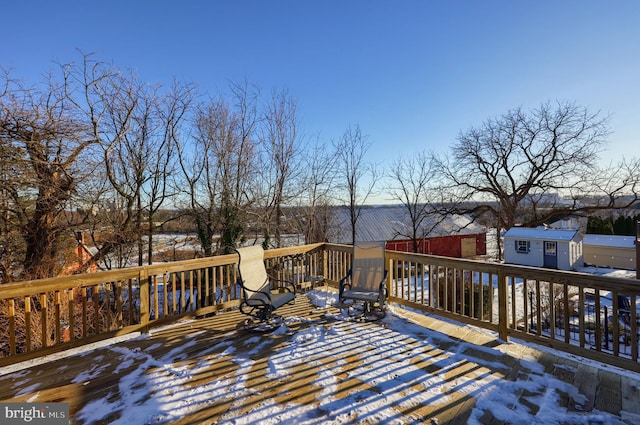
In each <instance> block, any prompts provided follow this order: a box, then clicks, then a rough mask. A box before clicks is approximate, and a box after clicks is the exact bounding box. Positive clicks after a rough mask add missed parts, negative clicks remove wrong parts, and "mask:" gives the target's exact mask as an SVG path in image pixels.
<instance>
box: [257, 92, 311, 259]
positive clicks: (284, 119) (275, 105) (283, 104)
mask: <svg viewBox="0 0 640 425" xmlns="http://www.w3.org/2000/svg"><path fill="white" fill-rule="evenodd" d="M262 122H263V124H264V129H263V135H262V143H261V145H262V149H263V150H264V155H265V156H264V158H263V161H264V162H263V166H262V167H261V168H262V171H263V173H262V175H263V188H264V189H265V190H264V198H263V199H264V209H263V211H264V218H263V222H264V238H265V239H264V246H265V248H268V247H269V246H270V245H271V234H272V233H273V236H274V239H275V241H274V242H275V246H276V247H280V246H281V244H282V241H281V233H282V225H283V223H282V217H283V213H282V207H283V205H285V204H287V203H288V202H289V201H290V200H291V199H294V198H295V197H296V196H297V195H298V194H299V193H300V191H301V186H300V184H299V183H300V177H301V176H302V167H301V162H300V160H301V153H302V150H303V147H302V141H301V137H300V134H299V130H300V129H299V127H300V124H299V118H298V112H297V102H296V100H295V99H294V98H292V97H291V96H290V95H289V93H288V92H287V91H286V90H283V91H281V92H275V91H274V92H273V93H272V96H271V99H270V102H269V104H268V105H267V107H266V110H265V112H264V119H263V121H262ZM272 225H273V228H271V226H272Z"/></svg>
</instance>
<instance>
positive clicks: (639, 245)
mask: <svg viewBox="0 0 640 425" xmlns="http://www.w3.org/2000/svg"><path fill="white" fill-rule="evenodd" d="M636 279H640V221H636Z"/></svg>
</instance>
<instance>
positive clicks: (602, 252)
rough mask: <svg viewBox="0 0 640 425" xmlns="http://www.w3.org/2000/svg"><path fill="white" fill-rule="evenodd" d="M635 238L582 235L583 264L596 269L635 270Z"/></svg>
mask: <svg viewBox="0 0 640 425" xmlns="http://www.w3.org/2000/svg"><path fill="white" fill-rule="evenodd" d="M635 241H636V238H635V236H615V235H589V234H587V235H584V242H583V244H584V262H585V264H588V265H591V266H597V267H611V268H614V269H625V270H636V266H637V265H636V245H635Z"/></svg>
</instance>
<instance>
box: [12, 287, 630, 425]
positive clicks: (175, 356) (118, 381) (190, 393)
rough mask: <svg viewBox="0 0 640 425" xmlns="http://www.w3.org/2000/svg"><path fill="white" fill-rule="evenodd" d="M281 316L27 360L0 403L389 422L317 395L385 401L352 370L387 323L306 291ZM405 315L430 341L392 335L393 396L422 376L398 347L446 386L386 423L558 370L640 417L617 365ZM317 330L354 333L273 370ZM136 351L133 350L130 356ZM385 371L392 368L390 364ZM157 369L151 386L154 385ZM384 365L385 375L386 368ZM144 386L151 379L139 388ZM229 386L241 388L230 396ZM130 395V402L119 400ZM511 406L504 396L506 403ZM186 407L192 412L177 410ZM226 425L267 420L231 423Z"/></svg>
mask: <svg viewBox="0 0 640 425" xmlns="http://www.w3.org/2000/svg"><path fill="white" fill-rule="evenodd" d="M281 314H282V315H283V316H285V317H296V318H298V320H296V321H293V322H288V328H289V331H287V332H275V333H273V334H271V335H256V334H252V333H248V332H245V331H241V330H238V329H237V327H238V324H239V323H240V322H241V321H242V319H243V318H242V317H241V315H240V314H239V313H238V312H228V313H223V314H221V315H218V316H214V317H210V318H203V319H198V320H195V321H188V322H184V323H180V324H177V325H174V326H171V327H167V328H164V329H158V330H153V331H152V332H151V334H150V335H145V336H140V337H137V338H133V339H130V340H126V341H123V342H119V343H116V344H112V345H108V346H105V347H101V348H96V349H95V350H93V351H91V352H88V353H85V354H83V355H75V356H73V357H66V358H60V359H57V360H53V361H50V362H48V363H44V364H39V365H31V366H29V367H28V368H25V369H22V370H16V369H15V368H13V369H8V368H4V371H3V369H0V374H1V375H0V401H1V402H25V401H37V402H66V403H69V410H70V413H71V416H72V420H71V423H74V424H76V423H77V424H82V423H86V422H91V423H113V422H117V421H119V420H120V421H121V422H122V423H136V424H142V423H145V420H147V419H145V416H143V415H144V412H142V413H140V415H141V416H136V415H138V413H137V412H136V411H135V406H143V405H146V406H148V405H149V401H150V400H152V399H153V400H156V401H159V400H162V397H165V398H167V399H170V400H172V403H173V405H172V406H169V407H167V409H172V411H173V412H178V413H177V414H176V415H174V416H171V415H168V416H166V417H165V418H162V417H160V418H158V417H157V418H156V419H155V421H159V422H161V423H175V424H217V423H222V422H225V417H226V418H227V419H228V418H229V412H230V411H234V412H236V413H237V416H236V419H237V418H239V417H242V416H243V415H247V414H249V413H251V415H253V416H252V417H256V416H259V412H260V409H262V408H265V406H272V405H274V404H278V405H282V406H285V405H290V404H296V405H301V406H315V407H314V408H313V409H315V410H312V412H311V413H309V411H307V413H306V416H305V418H307V421H306V422H308V423H327V422H330V423H384V422H385V420H384V419H380V420H379V421H378V420H375V419H371V418H370V419H368V420H366V421H361V420H359V419H358V417H356V416H353V417H351V418H350V419H348V420H347V421H345V417H347V418H348V416H345V415H348V413H347V412H343V413H342V416H340V412H337V413H336V412H331V411H329V410H330V409H331V404H330V403H329V404H327V403H324V404H322V403H320V401H322V400H323V399H326V400H329V399H331V400H338V399H344V398H349V397H352V398H353V400H355V401H357V402H358V403H360V402H363V399H359V398H358V397H359V396H354V394H362V397H363V398H364V397H373V398H375V397H376V396H377V397H378V398H379V397H380V394H381V393H382V391H383V389H381V388H380V386H376V385H375V384H372V380H364V379H362V378H361V377H360V376H359V375H358V374H356V373H353V372H354V370H355V368H356V367H364V368H365V369H367V370H374V368H375V367H383V366H380V363H377V364H373V363H371V364H367V362H370V361H373V360H370V359H369V356H368V355H367V352H368V350H370V345H366V344H365V345H361V344H360V343H359V341H361V340H364V339H365V337H366V335H371V334H376V333H381V332H385V331H386V330H385V327H384V325H383V324H370V323H367V324H362V323H353V322H344V321H341V320H339V317H337V316H338V311H337V310H335V309H333V308H315V307H314V306H312V305H311V304H310V302H309V300H308V298H306V297H305V296H299V297H298V299H297V300H296V304H295V305H293V306H286V307H284V308H283V309H281ZM402 315H403V317H405V318H406V319H407V324H408V326H409V324H410V325H411V326H415V325H416V324H418V325H420V326H423V327H424V329H425V335H426V334H427V331H428V333H429V337H428V338H429V342H430V344H431V345H429V346H428V347H427V348H425V347H426V346H424V344H421V342H420V341H419V340H416V339H415V338H407V339H406V340H403V339H402V337H401V336H400V337H398V336H396V337H394V338H395V339H394V341H395V343H397V344H403V345H402V346H396V347H395V348H394V350H395V352H394V357H393V359H396V360H395V361H397V364H398V367H397V370H396V371H395V372H391V373H395V374H396V375H401V374H403V373H406V374H407V375H408V376H407V377H406V379H404V380H402V379H400V378H398V379H399V380H396V381H394V382H395V383H396V384H395V385H398V387H397V388H391V390H393V391H395V392H397V393H398V394H401V393H402V394H405V393H406V394H414V393H411V391H413V390H415V387H417V386H418V384H417V383H416V382H413V381H411V379H410V378H411V376H413V375H411V374H410V373H408V372H407V370H408V369H406V365H407V363H406V362H400V361H398V360H397V359H399V358H401V357H402V356H403V355H406V356H409V354H410V353H412V352H415V351H416V350H418V349H420V350H423V351H422V353H423V354H424V355H422V356H418V357H412V359H411V360H410V363H411V367H412V369H411V370H418V371H420V372H421V373H422V372H423V374H424V375H425V376H438V377H439V378H441V379H443V380H444V381H446V385H442V386H441V387H440V389H439V390H438V391H439V392H440V393H441V394H436V393H433V394H430V395H429V397H431V398H429V397H425V398H424V399H421V400H401V401H398V400H399V399H396V398H389V399H388V400H390V402H391V403H392V404H393V405H392V406H387V407H389V408H391V409H393V410H394V411H395V412H397V418H396V420H394V421H390V422H393V423H407V421H408V419H407V418H412V420H414V423H433V424H436V423H437V424H439V425H443V424H447V425H455V424H465V423H467V421H468V420H469V418H470V415H471V412H472V409H474V407H476V406H477V403H478V399H480V398H481V397H482V394H483V392H482V391H475V392H474V391H471V390H470V389H469V388H468V387H469V385H470V383H473V382H475V381H477V380H478V379H481V378H482V379H486V377H489V376H492V377H496V379H498V380H499V381H496V382H497V384H496V385H502V384H501V383H500V382H505V383H508V382H514V381H517V380H535V379H541V380H543V379H544V377H545V376H546V377H549V376H551V377H555V378H557V379H559V380H561V381H563V382H566V383H567V384H570V385H572V386H574V387H576V388H578V389H579V392H580V394H579V396H576V394H574V393H572V392H571V391H567V392H564V391H561V392H558V393H556V394H554V395H553V396H554V397H558V398H559V401H558V403H560V404H561V405H563V406H566V407H567V409H568V410H574V411H581V412H591V411H594V412H595V411H600V412H609V413H611V414H613V415H616V416H618V418H619V420H620V422H619V423H622V424H624V423H626V424H633V423H636V422H634V421H633V419H629V417H628V416H627V417H625V415H623V414H621V413H620V412H626V413H634V414H637V415H638V416H637V417H635V418H636V419H638V418H640V382H638V380H637V379H636V378H637V375H633V374H627V373H624V372H622V373H620V371H619V370H617V369H611V370H602V369H599V368H596V367H593V366H592V365H590V363H587V362H581V361H580V360H579V359H575V358H573V359H569V358H566V357H558V356H555V355H552V354H549V353H547V352H542V351H538V350H536V349H534V348H532V347H531V346H526V345H520V344H516V343H508V344H504V343H501V342H499V341H496V340H495V337H494V336H493V335H491V334H489V333H488V332H484V331H480V330H477V329H475V328H472V327H469V326H459V325H457V324H454V323H451V322H447V321H442V320H439V319H437V318H435V317H433V316H423V315H419V314H415V313H411V312H406V313H404V312H403V313H402ZM311 328H313V329H315V330H325V331H326V332H327V333H326V334H324V333H323V334H322V335H323V336H322V337H324V336H328V335H330V332H331V331H333V332H336V331H338V332H342V331H344V332H350V333H351V334H353V339H352V340H351V341H352V342H351V343H349V344H348V345H346V346H344V347H334V348H332V349H331V350H329V351H326V350H325V351H322V348H320V349H319V350H318V351H317V352H315V353H314V354H313V356H311V357H310V358H308V359H302V360H301V361H299V362H297V363H295V364H293V365H292V366H291V367H290V369H289V370H288V371H287V373H286V376H284V375H283V376H280V375H278V370H275V366H277V365H275V364H274V361H273V360H274V356H284V355H287V354H288V355H292V356H293V355H295V353H292V352H289V353H287V352H286V349H287V347H292V341H294V340H295V338H297V337H298V336H299V335H308V333H304V331H305V330H307V331H308V330H309V329H311ZM330 330H331V331H330ZM322 332H324V331H322ZM418 332H419V331H418ZM434 332H435V335H436V337H434ZM359 333H361V334H359ZM298 343H300V341H298ZM369 344H370V343H369ZM318 347H322V346H321V345H319V346H318ZM461 347H464V355H465V356H467V357H468V358H469V359H470V360H469V361H466V362H458V363H456V364H452V362H450V361H447V353H450V352H456V351H457V352H461V350H462V348H461ZM425 350H426V351H425ZM131 353H135V354H137V355H134V356H132V355H131ZM239 358H240V359H242V358H244V359H246V360H247V363H243V362H241V361H239V360H238V359H239ZM393 359H391V360H393ZM523 359H535V361H536V362H537V363H538V364H539V365H541V366H540V369H536V368H531V367H530V365H529V366H528V363H527V362H528V360H527V361H523ZM376 361H378V362H379V361H380V359H377V360H376ZM336 365H339V368H338V369H339V370H340V373H338V374H337V375H336V376H333V377H332V378H333V379H334V381H333V382H334V384H335V385H333V386H332V387H331V391H330V393H328V392H327V391H328V389H327V388H326V387H323V385H321V384H318V382H319V379H321V378H322V371H323V369H324V368H326V367H331V366H333V367H334V368H335V367H336ZM401 365H402V368H401V367H400V366H401ZM384 367H387V368H388V365H386V366H384ZM541 369H544V370H541ZM137 371H142V372H137ZM151 371H153V376H154V378H153V379H155V380H156V381H155V383H154V382H152V383H149V379H150V378H149V376H150V373H151ZM185 371H189V374H188V375H189V376H188V379H181V377H182V374H184V373H185ZM141 373H142V375H141ZM385 373H389V371H388V369H386V372H385ZM409 375H411V376H409ZM223 382H224V383H226V384H225V385H226V386H224V387H222V386H220V385H221V383H223ZM399 382H401V384H398V383H399ZM420 382H424V381H420ZM141 386H145V388H143V389H142V391H141V390H140V387H141ZM543 387H544V385H543ZM388 389H389V388H387V390H388ZM234 391H240V392H241V393H242V394H241V395H237V396H234V395H233V392H234ZM528 391H529V393H526V392H527V391H523V392H522V393H520V394H515V395H514V397H516V398H517V399H518V400H520V401H521V402H522V403H525V404H526V403H529V404H530V406H528V407H529V409H530V410H532V411H535V410H536V409H537V408H538V407H537V406H536V405H534V403H531V402H530V401H524V400H525V399H526V400H532V399H535V396H536V394H533V392H535V391H534V390H528ZM540 391H541V395H540V396H541V397H544V396H545V394H544V393H543V392H544V389H542V390H540ZM141 394H143V396H141ZM180 394H183V395H180ZM546 395H547V396H548V394H546ZM445 396H446V397H445ZM128 397H129V398H133V400H128V401H127V403H122V402H119V401H122V400H123V399H126V398H128ZM354 397H355V398H354ZM414 397H415V396H414ZM203 398H207V402H201V400H202V399H203ZM176 400H179V402H178V403H177V402H176ZM198 400H200V402H198ZM355 401H354V402H355ZM509 404H510V402H509V401H508V400H505V407H506V408H507V409H508V408H509ZM132 406H133V407H134V409H132ZM334 406H338V405H337V404H335V405H334ZM92 409H96V410H99V409H108V410H109V412H110V413H109V414H106V415H104V416H102V417H100V418H99V419H98V420H95V416H94V420H89V419H90V418H91V417H92V416H91V415H88V413H87V412H90V411H91V410H92ZM338 409H342V407H339V408H338ZM181 411H184V412H186V413H185V414H180V413H179V412H181ZM225 415H226V416H225ZM337 417H339V418H340V421H338V420H337V419H336V418H337ZM87 418H89V419H87ZM147 418H148V417H147ZM314 418H317V421H314ZM323 418H324V419H323ZM327 419H332V420H335V422H331V420H327ZM480 422H481V423H483V424H506V423H509V422H507V421H501V420H499V419H498V418H496V417H494V416H493V415H492V413H491V411H490V410H486V412H485V413H484V414H483V415H482V417H481V420H480ZM154 423H155V422H154ZM228 423H261V422H258V421H256V422H251V421H250V420H245V421H242V420H240V421H236V422H233V421H232V420H229V421H228ZM265 423H266V422H265ZM273 423H277V422H273ZM288 423H295V421H291V420H290V421H289V422H288ZM584 423H591V422H584Z"/></svg>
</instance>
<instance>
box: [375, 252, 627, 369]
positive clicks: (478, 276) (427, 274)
mask: <svg viewBox="0 0 640 425" xmlns="http://www.w3.org/2000/svg"><path fill="white" fill-rule="evenodd" d="M387 261H388V263H389V266H388V267H389V270H390V271H392V272H391V273H389V277H388V282H387V284H388V286H389V290H390V294H391V301H392V302H397V303H399V304H403V305H407V306H410V307H413V308H417V309H421V310H423V311H427V312H430V313H434V314H438V315H441V316H445V317H448V318H452V319H455V320H458V321H462V322H465V323H471V324H474V325H476V326H480V327H483V328H486V329H490V330H494V331H497V332H498V335H499V338H500V339H502V340H505V341H506V340H507V339H508V337H509V336H513V337H517V338H520V339H522V340H526V341H531V342H535V343H537V344H541V345H545V346H549V347H553V348H555V349H558V350H562V351H565V352H568V353H572V354H577V355H580V356H583V357H587V358H592V359H594V360H598V361H602V362H605V363H609V364H613V365H616V366H619V367H623V368H627V369H631V370H635V371H640V363H639V362H638V354H639V352H638V339H639V332H640V326H639V319H640V317H639V316H638V304H637V302H638V300H639V298H640V281H638V280H636V279H623V278H614V277H604V276H594V275H590V274H584V273H575V272H565V271H559V270H548V269H539V268H533V267H519V266H511V265H504V264H499V263H488V262H484V261H472V260H463V259H454V258H444V257H438V256H431V255H421V254H408V253H401V252H395V251H387Z"/></svg>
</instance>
